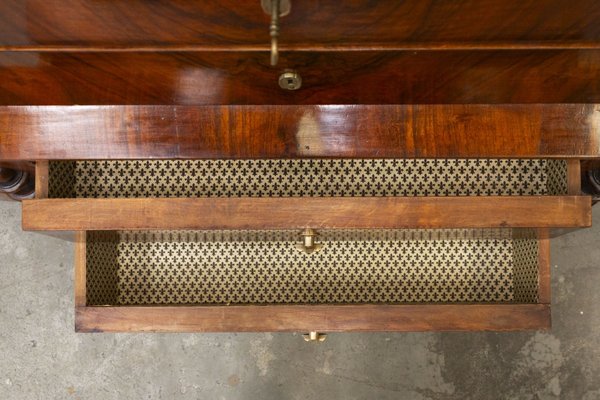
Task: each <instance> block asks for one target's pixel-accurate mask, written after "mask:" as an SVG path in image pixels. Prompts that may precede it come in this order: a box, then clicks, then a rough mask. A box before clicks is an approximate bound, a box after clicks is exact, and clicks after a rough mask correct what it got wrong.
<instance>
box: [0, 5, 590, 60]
mask: <svg viewBox="0 0 600 400" xmlns="http://www.w3.org/2000/svg"><path fill="white" fill-rule="evenodd" d="M268 23H269V17H268V16H267V15H266V14H265V13H264V12H263V11H262V9H261V7H260V4H259V2H258V1H235V0H204V1H184V0H176V1H173V0H128V1H127V2H126V3H123V2H122V1H119V0H102V1H97V0H28V1H22V0H3V1H2V2H0V44H1V45H2V47H3V48H5V49H6V48H9V49H28V48H36V49H37V48H45V47H46V48H47V47H51V48H65V47H74V46H76V47H88V48H89V47H101V48H122V47H154V48H161V47H162V48H169V47H173V46H175V47H177V46H196V47H199V48H222V47H235V46H239V47H242V48H256V49H262V50H266V49H267V44H268V40H269V37H268ZM282 27H283V28H282V37H281V42H282V45H283V46H284V48H288V47H289V48H298V47H305V48H307V47H308V48H311V49H312V48H315V47H318V48H331V47H336V46H337V47H339V46H347V47H357V46H363V47H364V46H380V47H384V48H385V47H394V46H399V45H403V44H405V45H413V44H425V45H427V44H430V43H436V44H441V45H445V46H452V44H453V43H474V44H477V43H482V42H483V43H486V44H488V45H489V46H494V45H495V44H497V43H506V42H508V43H514V42H517V43H521V42H541V43H542V44H544V43H547V42H551V43H565V44H566V45H569V44H572V43H574V42H575V44H577V45H580V46H582V45H585V44H587V43H596V42H597V41H598V40H599V39H600V10H599V8H598V6H597V2H596V1H595V0H572V1H569V2H565V1H564V0H544V1H522V0H487V1H480V0H453V1H451V2H447V1H424V0H405V1H397V0H380V1H370V0H347V1H343V2H340V1H333V0H302V1H296V2H293V4H292V12H291V14H290V15H288V16H286V17H284V18H282Z"/></svg>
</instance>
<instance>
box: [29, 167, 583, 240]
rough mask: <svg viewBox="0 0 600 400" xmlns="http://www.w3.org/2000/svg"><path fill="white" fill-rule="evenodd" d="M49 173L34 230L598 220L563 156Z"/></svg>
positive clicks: (577, 223) (32, 207)
mask: <svg viewBox="0 0 600 400" xmlns="http://www.w3.org/2000/svg"><path fill="white" fill-rule="evenodd" d="M572 164H573V163H572ZM573 165H574V164H573ZM576 172H577V173H578V171H576ZM41 174H42V175H44V171H42V172H41ZM46 175H47V180H44V179H39V181H41V182H46V184H47V187H43V188H41V190H39V193H42V194H46V193H47V197H48V198H47V199H43V198H40V199H37V200H32V201H27V202H24V203H23V227H24V229H29V230H127V229H296V228H303V227H311V228H361V229H365V228H386V229H393V228H454V227H456V228H485V227H544V228H546V227H550V228H551V227H581V226H589V225H590V224H591V200H590V198H589V197H586V196H573V195H572V194H579V193H578V192H577V193H575V191H573V190H571V189H570V182H569V179H570V178H569V176H571V175H573V174H572V173H571V172H570V171H569V168H568V162H567V161H564V160H545V159H535V160H534V159H527V160H524V159H511V160H509V159H493V160H492V159H470V160H466V159H452V160H450V159H411V160H408V159H386V160H373V159H370V160H366V159H348V160H342V159H330V160H317V159H299V160H289V159H286V160H283V159H277V160H274V159H263V160H162V161H158V160H139V161H69V162H64V161H61V162H50V163H49V166H48V170H47V174H46ZM577 179H578V177H577ZM42 185H43V184H42ZM42 197H44V196H42Z"/></svg>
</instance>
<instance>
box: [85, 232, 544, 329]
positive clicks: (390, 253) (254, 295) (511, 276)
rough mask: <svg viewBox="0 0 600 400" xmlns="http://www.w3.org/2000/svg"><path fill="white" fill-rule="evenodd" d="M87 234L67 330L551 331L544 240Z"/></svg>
mask: <svg viewBox="0 0 600 400" xmlns="http://www.w3.org/2000/svg"><path fill="white" fill-rule="evenodd" d="M319 233H320V235H319V238H318V241H319V244H320V245H321V246H322V247H321V249H320V250H319V251H316V252H312V253H307V252H304V251H302V249H301V248H299V244H300V242H301V240H300V237H299V236H298V232H296V231H93V232H87V233H81V234H80V236H79V238H80V240H79V241H78V243H77V249H78V251H77V254H78V256H77V266H76V271H77V274H76V302H77V313H76V329H77V331H79V332H121V331H125V332H129V331H170V332H196V331H198V332H201V331H213V332H218V331H224V332H227V331H300V332H302V331H307V332H308V331H319V332H332V331H426V330H498V331H500V330H519V329H543V328H548V327H550V305H549V285H550V277H549V259H548V250H549V248H548V241H549V239H547V238H545V236H544V233H543V232H541V231H535V230H524V229H517V230H513V229H475V230H473V229H471V230H457V229H454V230H366V231H364V230H331V231H330V230H324V231H320V232H319Z"/></svg>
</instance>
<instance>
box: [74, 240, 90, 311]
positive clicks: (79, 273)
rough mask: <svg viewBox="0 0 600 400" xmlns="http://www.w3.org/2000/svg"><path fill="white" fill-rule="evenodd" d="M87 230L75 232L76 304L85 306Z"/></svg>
mask: <svg viewBox="0 0 600 400" xmlns="http://www.w3.org/2000/svg"><path fill="white" fill-rule="evenodd" d="M86 235H87V234H86V232H85V231H81V232H76V233H75V278H74V288H75V306H76V307H85V305H86V304H87V278H86V269H87V261H86V251H87V244H86Z"/></svg>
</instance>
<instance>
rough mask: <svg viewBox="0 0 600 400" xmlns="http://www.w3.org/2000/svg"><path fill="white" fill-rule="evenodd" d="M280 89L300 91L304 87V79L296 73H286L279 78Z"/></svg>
mask: <svg viewBox="0 0 600 400" xmlns="http://www.w3.org/2000/svg"><path fill="white" fill-rule="evenodd" d="M279 87H280V88H282V89H286V90H298V89H300V88H301V87H302V77H301V76H300V75H298V73H297V72H295V71H286V72H284V73H283V74H281V75H280V76H279Z"/></svg>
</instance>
